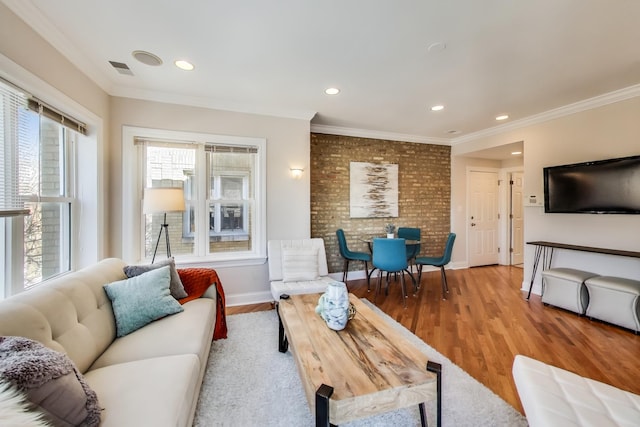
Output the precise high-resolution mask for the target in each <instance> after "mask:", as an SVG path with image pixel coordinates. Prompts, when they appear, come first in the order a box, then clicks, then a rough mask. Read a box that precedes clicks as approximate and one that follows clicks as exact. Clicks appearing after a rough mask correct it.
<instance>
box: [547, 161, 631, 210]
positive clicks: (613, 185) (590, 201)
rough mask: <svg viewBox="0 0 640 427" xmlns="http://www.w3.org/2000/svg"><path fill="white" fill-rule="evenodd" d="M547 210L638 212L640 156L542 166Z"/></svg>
mask: <svg viewBox="0 0 640 427" xmlns="http://www.w3.org/2000/svg"><path fill="white" fill-rule="evenodd" d="M543 174H544V211H545V212H548V213H593V214H640V155H639V156H632V157H623V158H619V159H607V160H599V161H594V162H585V163H575V164H571V165H562V166H550V167H546V168H544V169H543Z"/></svg>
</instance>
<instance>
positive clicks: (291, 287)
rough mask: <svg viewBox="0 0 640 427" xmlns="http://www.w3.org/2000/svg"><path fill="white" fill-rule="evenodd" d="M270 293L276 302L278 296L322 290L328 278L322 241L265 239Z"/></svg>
mask: <svg viewBox="0 0 640 427" xmlns="http://www.w3.org/2000/svg"><path fill="white" fill-rule="evenodd" d="M267 255H268V263H269V281H270V287H271V295H272V296H273V299H274V300H275V301H276V302H278V301H279V300H280V295H282V294H288V295H297V294H313V293H322V292H325V291H326V290H327V284H329V283H332V282H335V281H336V280H334V279H332V278H331V277H329V269H328V268H327V255H326V252H325V248H324V240H322V239H320V238H312V239H297V240H269V242H267Z"/></svg>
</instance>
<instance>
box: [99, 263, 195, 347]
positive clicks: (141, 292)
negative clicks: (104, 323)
mask: <svg viewBox="0 0 640 427" xmlns="http://www.w3.org/2000/svg"><path fill="white" fill-rule="evenodd" d="M169 281H170V268H169V266H164V267H160V268H158V269H154V270H151V271H149V272H147V273H144V274H141V275H139V276H135V277H132V278H130V279H126V280H120V281H118V282H113V283H108V284H106V285H104V289H105V291H106V293H107V296H108V297H109V299H110V300H111V304H112V306H113V314H114V316H115V318H116V326H117V333H116V335H117V336H118V337H123V336H125V335H127V334H129V333H131V332H133V331H135V330H137V329H139V328H141V327H143V326H145V325H147V324H148V323H151V322H153V321H154V320H157V319H160V318H161V317H164V316H167V315H170V314H174V313H179V312H181V311H182V310H183V308H182V306H181V305H180V303H178V301H176V299H175V298H173V297H172V296H171V293H170V292H169Z"/></svg>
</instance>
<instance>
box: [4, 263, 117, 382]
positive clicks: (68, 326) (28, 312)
mask: <svg viewBox="0 0 640 427" xmlns="http://www.w3.org/2000/svg"><path fill="white" fill-rule="evenodd" d="M124 266H125V263H124V261H122V260H119V259H116V258H109V259H105V260H103V261H100V262H99V263H97V264H94V265H92V266H90V267H87V268H84V269H82V270H79V271H77V272H74V273H71V274H67V275H64V276H62V277H60V278H58V279H55V280H52V281H51V282H49V283H46V284H44V285H42V286H40V287H38V288H36V289H32V290H29V291H25V292H23V293H21V294H18V295H15V296H13V297H10V298H7V299H5V300H0V335H4V336H8V335H13V336H22V337H27V338H31V339H34V340H37V341H39V342H41V343H42V344H44V345H46V346H47V347H49V348H52V349H54V350H57V351H61V352H64V353H66V354H67V355H68V356H69V357H70V358H71V360H73V361H74V363H75V364H76V366H77V367H78V369H79V370H80V371H81V372H82V373H84V372H86V370H87V369H88V368H89V366H91V364H92V363H93V361H94V360H96V359H97V358H98V356H100V355H101V354H102V352H103V351H104V350H105V349H106V348H107V347H108V346H109V345H110V344H111V342H113V340H114V339H115V336H116V325H115V318H114V316H113V310H112V308H111V301H109V298H107V294H106V293H105V292H104V290H103V289H102V286H103V285H104V284H106V283H110V282H114V281H117V280H122V279H126V276H125V275H124V272H123V270H122V268H123V267H124Z"/></svg>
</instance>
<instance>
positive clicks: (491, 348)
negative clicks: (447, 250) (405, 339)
mask: <svg viewBox="0 0 640 427" xmlns="http://www.w3.org/2000/svg"><path fill="white" fill-rule="evenodd" d="M522 274H523V270H522V269H521V268H517V267H508V266H488V267H476V268H470V269H463V270H448V271H447V278H448V280H449V289H450V292H449V294H448V296H447V300H446V301H443V300H442V298H441V291H440V273H439V272H429V273H426V274H423V276H422V284H421V289H420V291H419V292H418V294H417V296H415V297H414V296H413V294H412V293H409V298H408V299H407V308H406V309H404V308H403V306H402V299H401V296H400V282H399V281H398V282H394V281H392V282H391V286H390V291H389V295H388V296H385V295H384V293H382V294H381V295H380V296H378V298H377V305H378V307H379V308H380V309H382V310H383V311H384V312H386V313H387V314H388V315H390V316H391V317H393V318H394V319H396V320H397V321H398V322H399V323H401V324H402V325H404V326H405V327H406V328H407V329H409V330H411V331H412V332H413V333H415V334H416V335H417V336H419V337H420V338H422V339H423V340H424V341H425V342H426V343H427V344H429V345H431V346H432V347H434V348H435V349H436V350H438V351H439V352H440V353H442V354H444V355H445V356H447V357H448V358H449V359H451V361H453V362H454V363H456V364H457V365H458V366H460V367H461V368H462V369H464V370H465V371H467V372H468V373H469V374H470V375H471V376H473V377H474V378H476V379H477V380H478V381H480V382H481V383H483V384H484V385H486V386H487V387H488V388H490V389H491V390H492V391H493V392H495V393H496V394H498V395H499V396H500V397H502V398H503V399H504V400H505V401H507V402H508V403H509V404H511V405H512V406H514V407H515V408H516V409H518V410H519V411H520V412H522V406H521V404H520V401H519V399H518V394H517V392H516V388H515V385H514V383H513V379H512V375H511V367H512V364H513V358H514V356H515V355H516V354H524V355H527V356H530V357H533V358H535V359H539V360H541V361H543V362H546V363H549V364H552V365H554V366H558V367H560V368H563V369H567V370H570V371H573V372H575V373H577V374H579V375H583V376H586V377H589V378H593V379H595V380H598V381H602V382H605V383H608V384H611V385H613V386H615V387H619V388H622V389H624V390H628V391H631V392H633V393H636V394H640V335H636V334H634V333H633V332H631V331H629V330H625V329H622V328H619V327H616V326H613V325H608V324H605V323H602V322H599V321H595V320H593V321H592V320H589V319H588V318H585V317H579V316H578V315H576V314H574V313H571V312H568V311H564V310H561V309H557V308H553V307H549V306H544V304H542V302H541V301H540V297H539V296H537V295H532V296H531V300H530V301H529V302H527V300H526V299H525V296H526V293H523V292H521V291H520V286H521V283H522ZM375 283H376V280H372V290H371V292H367V285H366V281H364V280H354V281H349V282H348V286H349V290H350V291H351V292H353V293H354V294H356V295H357V296H359V297H366V298H368V299H369V300H370V301H373V299H374V289H375V287H374V285H375ZM407 283H408V284H409V283H411V281H410V279H409V278H408V277H407ZM383 284H384V280H383ZM409 288H410V287H408V289H409ZM271 308H272V307H271V304H269V303H265V304H256V305H251V306H242V307H229V308H228V309H227V313H228V314H235V313H245V312H251V311H260V310H269V309H271ZM274 339H275V338H274ZM275 342H276V341H275V340H274V343H275ZM274 345H275V344H274Z"/></svg>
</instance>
